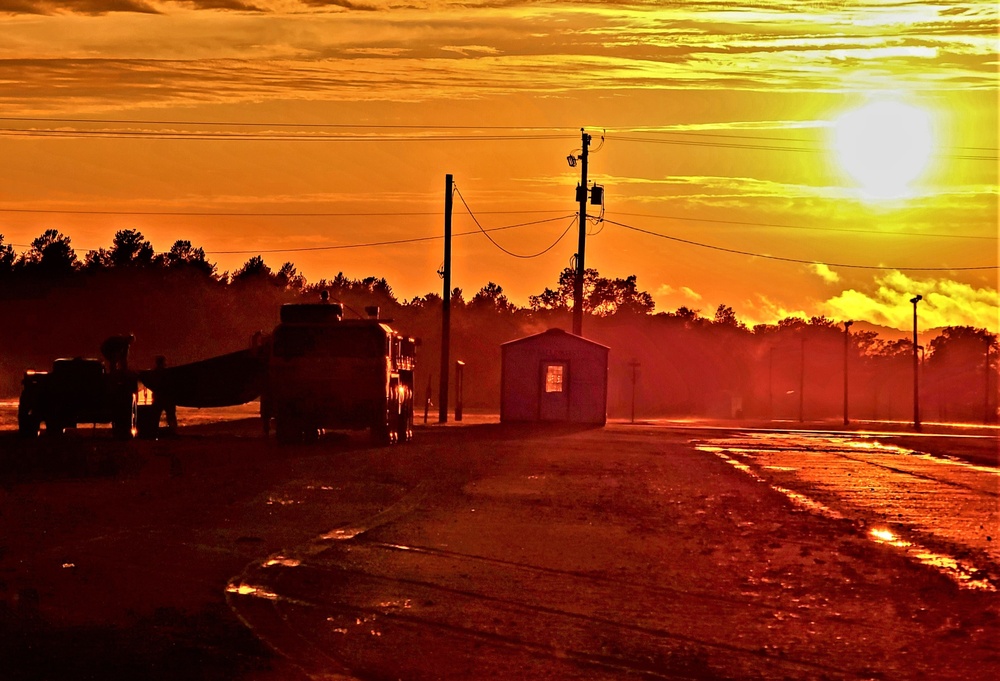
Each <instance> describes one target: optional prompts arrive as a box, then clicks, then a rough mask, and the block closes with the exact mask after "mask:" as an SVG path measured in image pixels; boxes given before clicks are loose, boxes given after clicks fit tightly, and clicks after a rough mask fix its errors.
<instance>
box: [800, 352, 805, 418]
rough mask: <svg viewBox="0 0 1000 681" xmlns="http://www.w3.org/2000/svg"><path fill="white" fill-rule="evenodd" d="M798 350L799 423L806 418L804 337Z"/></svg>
mask: <svg viewBox="0 0 1000 681" xmlns="http://www.w3.org/2000/svg"><path fill="white" fill-rule="evenodd" d="M801 340H802V346H801V349H800V350H799V423H802V422H803V421H805V420H806V416H805V414H806V338H805V336H803V337H802V339H801Z"/></svg>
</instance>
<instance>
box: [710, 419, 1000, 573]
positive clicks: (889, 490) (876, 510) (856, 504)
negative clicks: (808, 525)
mask: <svg viewBox="0 0 1000 681" xmlns="http://www.w3.org/2000/svg"><path fill="white" fill-rule="evenodd" d="M887 439H889V436H886V435H882V436H879V435H871V434H849V435H845V434H830V433H822V432H818V433H817V432H786V433H776V432H756V433H753V432H751V433H745V434H740V435H738V436H736V437H730V438H713V439H708V440H697V441H695V445H696V447H697V448H698V449H699V450H700V451H703V452H708V453H713V454H716V455H717V456H719V457H720V458H722V459H723V460H724V461H726V462H727V463H729V464H731V465H733V466H734V467H736V468H737V469H739V470H741V471H743V472H745V473H747V474H748V475H750V476H752V477H753V478H754V479H756V480H759V481H760V482H762V483H765V484H768V485H769V486H771V487H772V488H773V489H775V490H777V491H779V492H781V493H782V494H784V495H786V496H787V497H788V498H789V499H791V500H792V501H793V502H794V503H796V504H799V505H801V506H803V507H805V508H807V509H809V510H811V511H813V512H816V513H819V514H823V515H826V516H828V517H832V518H848V519H851V520H853V521H855V522H857V523H860V524H863V525H864V527H865V529H866V531H867V533H868V536H869V537H870V538H871V539H872V541H875V542H879V543H884V544H889V545H891V546H894V547H896V548H898V549H900V550H902V551H904V552H905V553H906V554H907V555H909V556H911V557H912V558H913V559H915V560H918V561H920V562H921V563H924V564H927V565H930V566H933V567H934V568H936V569H939V570H941V571H942V572H943V573H945V574H947V575H948V576H949V577H951V578H953V579H954V580H956V582H957V583H958V584H959V585H960V586H963V587H967V588H973V589H983V590H988V591H996V590H997V588H998V586H1000V570H998V566H1000V536H998V534H1000V501H998V498H1000V470H998V469H997V468H996V467H990V466H981V465H976V464H971V463H967V462H965V461H962V460H961V459H958V458H955V457H948V456H942V455H931V454H926V453H921V452H918V451H915V450H912V449H909V448H907V447H902V446H899V445H896V444H891V443H888V442H886V440H887Z"/></svg>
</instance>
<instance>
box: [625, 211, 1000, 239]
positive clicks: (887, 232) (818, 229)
mask: <svg viewBox="0 0 1000 681" xmlns="http://www.w3.org/2000/svg"><path fill="white" fill-rule="evenodd" d="M612 214H613V215H625V216H627V217H635V218H656V219H661V220H679V221H681V222H706V223H719V224H724V225H741V226H744V227H777V228H780V229H804V230H810V231H816V232H846V233H849V234H880V235H885V236H917V237H936V238H942V239H944V238H947V239H986V240H989V241H996V240H997V237H995V236H980V235H976V234H941V233H925V234H921V233H914V232H901V231H898V230H890V229H845V228H842V227H811V226H806V225H787V224H780V223H771V222H750V221H744V220H717V219H712V218H692V217H687V216H683V215H657V214H653V213H621V212H617V211H615V212H613V213H612Z"/></svg>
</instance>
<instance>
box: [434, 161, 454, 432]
mask: <svg viewBox="0 0 1000 681" xmlns="http://www.w3.org/2000/svg"><path fill="white" fill-rule="evenodd" d="M453 185H454V181H453V179H452V176H451V174H448V175H445V176H444V268H443V270H442V272H441V276H442V278H443V279H444V291H443V292H442V295H441V306H442V307H441V383H440V387H439V388H438V402H439V404H438V423H448V374H449V366H448V362H449V361H450V357H449V355H450V354H451V204H452V198H453V195H454V186H453Z"/></svg>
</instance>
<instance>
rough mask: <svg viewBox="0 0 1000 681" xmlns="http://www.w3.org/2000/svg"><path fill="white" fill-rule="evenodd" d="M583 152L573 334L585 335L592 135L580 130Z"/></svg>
mask: <svg viewBox="0 0 1000 681" xmlns="http://www.w3.org/2000/svg"><path fill="white" fill-rule="evenodd" d="M580 136H581V137H580V139H581V141H582V144H583V151H582V152H581V153H580V185H579V186H578V187H577V188H576V200H577V201H579V203H580V243H579V245H578V246H577V249H576V279H574V280H573V333H575V334H576V335H577V336H582V335H583V273H584V271H585V269H586V265H585V261H586V257H585V256H586V251H587V197H588V195H589V194H590V192H588V191H587V157H588V152H589V151H590V135H588V134H587V133H586V132H584V131H583V128H580Z"/></svg>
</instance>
